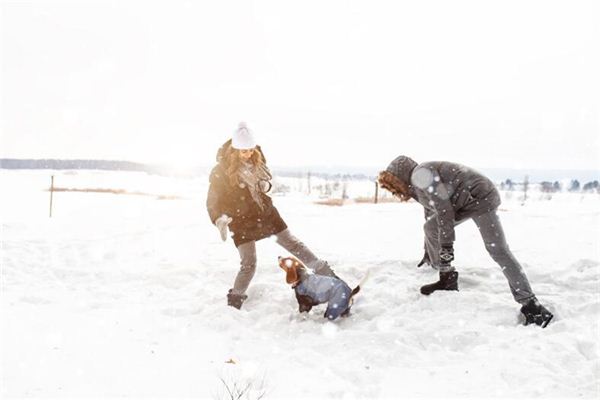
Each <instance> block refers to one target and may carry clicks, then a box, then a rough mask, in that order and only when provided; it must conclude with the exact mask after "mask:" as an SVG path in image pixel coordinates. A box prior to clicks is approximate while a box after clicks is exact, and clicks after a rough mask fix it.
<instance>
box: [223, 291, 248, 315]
mask: <svg viewBox="0 0 600 400" xmlns="http://www.w3.org/2000/svg"><path fill="white" fill-rule="evenodd" d="M247 298H248V296H246V295H245V294H235V293H233V292H232V289H229V293H227V305H228V306H231V307H235V308H237V309H238V310H239V309H241V308H242V303H243V302H244V300H246V299H247Z"/></svg>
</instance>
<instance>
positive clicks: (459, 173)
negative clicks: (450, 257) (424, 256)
mask: <svg viewBox="0 0 600 400" xmlns="http://www.w3.org/2000/svg"><path fill="white" fill-rule="evenodd" d="M387 171H388V172H390V173H392V174H393V175H395V176H396V177H397V178H398V179H400V180H402V181H403V182H405V183H408V185H409V190H410V195H411V197H412V198H413V199H415V200H416V201H418V202H419V203H420V204H421V205H422V206H423V207H424V208H425V218H426V219H429V218H436V220H437V226H438V233H439V238H440V245H442V246H444V245H452V244H453V243H454V240H455V234H454V226H455V225H456V224H457V223H459V222H462V221H464V220H466V219H468V218H472V217H475V216H478V215H481V214H485V213H487V212H490V211H493V210H495V209H497V208H498V206H499V205H500V202H501V200H500V194H499V193H498V190H497V189H496V186H495V185H494V183H493V182H492V181H491V180H490V179H488V178H487V177H485V176H484V175H482V174H480V173H479V172H477V171H475V170H473V169H471V168H469V167H465V166H464V165H460V164H456V163H452V162H447V161H429V162H425V163H422V164H417V163H416V162H415V161H414V160H412V159H411V158H409V157H405V156H399V157H397V158H396V159H395V160H394V161H392V162H391V163H390V165H389V166H388V167H387Z"/></svg>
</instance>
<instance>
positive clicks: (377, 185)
mask: <svg viewBox="0 0 600 400" xmlns="http://www.w3.org/2000/svg"><path fill="white" fill-rule="evenodd" d="M377 196H379V183H377V181H375V199H374V203H375V204H377Z"/></svg>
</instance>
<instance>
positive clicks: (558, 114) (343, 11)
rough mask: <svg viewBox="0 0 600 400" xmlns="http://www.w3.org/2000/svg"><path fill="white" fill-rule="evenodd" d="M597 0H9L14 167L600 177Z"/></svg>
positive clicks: (6, 66) (8, 151)
mask: <svg viewBox="0 0 600 400" xmlns="http://www.w3.org/2000/svg"><path fill="white" fill-rule="evenodd" d="M599 22H600V4H599V2H597V1H560V2H557V1H526V0H525V1H522V0H521V1H502V2H487V1H452V2H448V1H410V2H403V1H368V2H367V1H361V2H359V1H327V2H323V1H303V2H287V1H231V0H224V1H218V2H214V1H213V2H202V1H162V2H152V1H126V0H123V1H79V0H78V1H37V0H28V1H14V0H13V1H7V0H3V1H2V3H1V23H2V27H1V35H2V37H1V53H0V58H1V64H2V80H1V90H0V91H1V102H2V103H1V132H0V134H1V136H0V157H3V158H69V159H74V158H86V159H111V160H129V161H140V162H153V163H162V164H169V165H173V166H176V167H177V166H180V167H185V166H190V165H197V164H200V165H206V164H209V165H210V164H211V163H213V162H214V157H215V153H216V151H217V148H218V147H219V146H220V145H221V144H222V143H223V142H224V141H225V140H227V139H228V138H229V137H230V136H231V134H232V132H233V131H234V130H235V128H236V127H237V124H238V122H240V121H245V122H246V123H247V124H248V126H249V127H250V129H252V130H253V132H254V134H255V136H256V138H257V141H258V142H259V144H261V146H262V148H263V150H264V151H265V153H266V157H267V160H268V162H269V164H270V165H275V166H285V167H296V166H302V165H323V166H336V165H339V166H357V167H360V166H365V167H366V166H368V167H374V166H375V167H377V166H385V165H387V163H388V162H389V161H391V160H392V159H393V158H395V157H396V156H397V155H399V154H405V155H409V156H412V157H413V158H414V159H416V160H417V161H426V160H451V161H456V162H460V163H462V164H466V165H471V166H474V167H482V168H533V169H596V170H600V74H599V73H598V71H600V28H599V25H600V24H599Z"/></svg>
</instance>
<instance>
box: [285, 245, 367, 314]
mask: <svg viewBox="0 0 600 400" xmlns="http://www.w3.org/2000/svg"><path fill="white" fill-rule="evenodd" d="M279 266H280V267H281V268H282V269H283V270H284V271H285V272H286V282H287V283H289V284H290V285H292V288H293V289H294V291H295V292H296V299H297V300H298V311H300V312H308V311H310V310H311V308H312V307H313V306H316V305H318V304H324V303H327V310H325V315H324V316H325V318H327V319H328V320H332V321H333V320H335V319H336V318H338V317H339V316H341V315H346V314H347V313H348V312H349V311H350V307H351V299H352V296H354V295H355V294H356V293H358V291H359V290H360V285H359V286H357V287H356V288H355V289H354V290H352V289H350V287H349V286H348V285H347V284H346V282H344V281H343V280H341V279H339V278H336V277H331V276H324V275H316V274H309V273H308V272H307V271H306V268H305V267H304V265H303V264H302V263H301V262H300V261H299V260H297V259H295V258H293V257H286V258H282V257H279Z"/></svg>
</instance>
